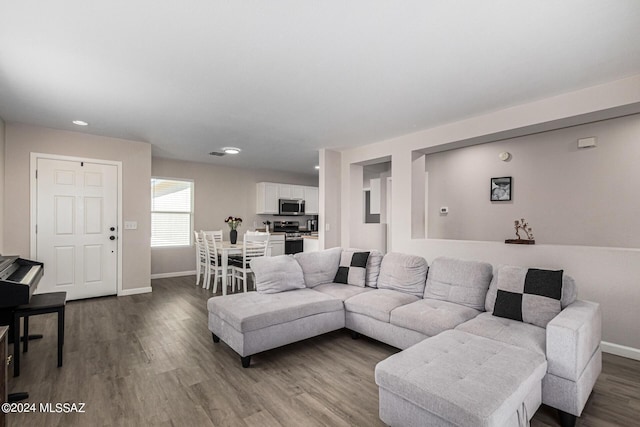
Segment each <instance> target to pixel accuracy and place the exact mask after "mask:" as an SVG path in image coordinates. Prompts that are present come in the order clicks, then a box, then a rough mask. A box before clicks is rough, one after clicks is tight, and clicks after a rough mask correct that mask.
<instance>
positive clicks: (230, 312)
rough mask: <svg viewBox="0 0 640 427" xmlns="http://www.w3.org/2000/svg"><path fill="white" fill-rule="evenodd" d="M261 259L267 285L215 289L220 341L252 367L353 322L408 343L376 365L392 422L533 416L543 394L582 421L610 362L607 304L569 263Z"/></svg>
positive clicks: (517, 420)
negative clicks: (581, 291)
mask: <svg viewBox="0 0 640 427" xmlns="http://www.w3.org/2000/svg"><path fill="white" fill-rule="evenodd" d="M252 269H253V270H254V272H255V274H256V288H257V290H258V292H249V293H242V294H234V295H226V296H218V297H213V298H210V299H209V301H208V303H207V305H208V311H209V330H210V331H211V333H212V335H213V341H214V342H216V343H217V342H219V341H220V340H222V341H224V342H225V343H226V344H227V345H229V346H230V347H231V348H232V349H233V350H235V351H236V352H237V353H238V354H239V355H240V357H241V361H242V365H243V367H249V365H250V363H251V356H252V355H254V354H257V353H260V352H263V351H266V350H270V349H273V348H276V347H279V346H282V345H286V344H289V343H292V342H296V341H299V340H304V339H307V338H311V337H313V336H317V335H320V334H324V333H327V332H330V331H333V330H336V329H340V328H345V327H346V328H348V329H350V330H351V331H352V336H353V337H354V338H357V337H358V336H359V335H360V334H362V335H365V336H368V337H371V338H374V339H376V340H379V341H382V342H385V343H387V344H389V345H392V346H394V347H397V348H399V349H402V350H404V351H401V352H400V353H398V354H395V355H393V356H391V357H389V358H387V359H386V360H384V361H381V362H380V363H379V364H378V366H377V367H376V370H375V380H376V383H377V385H378V386H379V388H380V418H381V419H382V420H383V421H384V422H385V423H387V424H389V425H393V426H396V425H402V426H404V425H407V426H411V425H415V426H419V425H443V426H445V425H446V426H453V425H455V426H503V425H518V426H519V425H528V422H529V419H530V418H531V417H532V416H533V414H534V413H535V411H536V410H537V409H538V407H539V406H540V404H541V403H545V404H547V405H549V406H551V407H554V408H557V409H558V410H559V413H560V420H561V423H562V425H573V424H575V420H576V417H577V416H580V414H581V412H582V410H583V408H584V406H585V404H586V401H587V398H588V397H589V395H590V393H591V390H592V389H593V386H594V384H595V381H596V379H597V377H598V375H599V373H600V371H601V364H602V360H601V350H600V335H601V313H600V308H599V305H598V304H595V303H592V302H587V301H580V300H577V299H576V286H575V283H574V281H573V279H572V278H571V277H569V276H567V275H563V274H562V272H549V271H546V270H536V269H525V268H522V267H512V266H497V267H495V268H494V267H493V266H492V265H490V264H487V263H482V262H475V261H465V260H459V259H453V258H438V259H436V260H434V261H433V263H432V264H431V266H428V265H427V262H426V260H425V259H423V258H421V257H419V256H414V255H406V254H398V253H389V254H386V255H385V256H383V255H382V254H381V253H379V252H377V251H361V250H355V249H344V250H343V249H341V248H333V249H328V250H325V251H321V252H315V253H300V254H296V255H295V256H293V257H292V256H278V257H265V258H259V259H255V260H254V261H252ZM336 281H338V282H345V283H336ZM554 281H555V282H554ZM553 283H556V286H555V287H554V286H552V285H550V284H553ZM514 301H517V303H514ZM494 311H495V312H494ZM516 318H517V320H514V319H516Z"/></svg>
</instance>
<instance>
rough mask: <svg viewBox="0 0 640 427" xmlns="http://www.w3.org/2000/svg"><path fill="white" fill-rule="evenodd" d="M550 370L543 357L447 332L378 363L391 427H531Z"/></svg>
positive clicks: (385, 413)
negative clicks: (526, 426) (545, 375)
mask: <svg viewBox="0 0 640 427" xmlns="http://www.w3.org/2000/svg"><path fill="white" fill-rule="evenodd" d="M546 368H547V362H546V360H545V358H544V355H542V354H540V353H537V352H533V351H529V350H526V349H522V348H519V347H515V346H512V345H508V344H503V343H499V342H496V341H493V340H490V339H488V338H484V337H479V336H475V335H472V334H468V333H466V332H462V331H455V330H454V331H446V332H443V333H441V334H439V335H437V336H435V337H432V338H429V339H427V340H424V341H422V342H420V343H418V344H416V345H414V346H412V347H410V348H408V349H406V350H404V351H402V352H400V353H398V354H395V355H393V356H391V357H389V358H387V359H385V360H383V361H382V362H380V363H378V365H377V366H376V369H375V380H376V384H378V386H379V387H380V418H381V419H382V421H384V422H385V423H386V424H388V425H391V426H415V427H418V426H425V425H429V426H458V427H503V426H523V425H528V421H529V419H531V417H532V416H533V414H534V413H535V412H536V410H537V409H538V407H539V406H540V404H541V381H542V377H543V376H544V374H545V372H546Z"/></svg>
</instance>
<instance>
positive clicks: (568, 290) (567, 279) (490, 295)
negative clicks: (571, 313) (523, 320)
mask: <svg viewBox="0 0 640 427" xmlns="http://www.w3.org/2000/svg"><path fill="white" fill-rule="evenodd" d="M502 267H504V265H503V264H499V265H497V266H496V267H494V269H493V278H492V279H491V284H490V285H489V291H488V292H487V298H486V299H485V301H484V309H485V310H486V311H487V312H488V313H491V312H493V307H494V306H495V305H496V295H497V294H498V271H499V270H500V269H501V268H502ZM577 299H578V290H577V287H576V281H575V279H574V278H573V277H571V276H569V275H568V274H565V275H563V276H562V298H561V299H560V307H561V308H562V309H563V310H564V309H565V307H567V306H568V305H571V304H573V303H574V302H575V301H576V300H577Z"/></svg>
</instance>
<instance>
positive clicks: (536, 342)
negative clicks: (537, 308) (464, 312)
mask: <svg viewBox="0 0 640 427" xmlns="http://www.w3.org/2000/svg"><path fill="white" fill-rule="evenodd" d="M456 330H458V331H463V332H468V333H470V334H473V335H478V336H481V337H486V338H491V339H492V340H495V341H499V342H503V343H506V344H511V345H515V346H517V347H521V348H526V349H528V350H531V351H535V352H537V353H540V354H542V355H546V341H547V331H546V329H544V328H541V327H539V326H535V325H530V324H528V323H522V322H518V321H517V320H511V319H504V318H502V317H496V316H493V315H492V314H491V313H482V314H481V315H479V316H478V317H476V318H474V319H471V320H469V321H467V322H465V323H463V324H461V325H459V326H457V327H456Z"/></svg>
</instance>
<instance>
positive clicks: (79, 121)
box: [71, 120, 89, 126]
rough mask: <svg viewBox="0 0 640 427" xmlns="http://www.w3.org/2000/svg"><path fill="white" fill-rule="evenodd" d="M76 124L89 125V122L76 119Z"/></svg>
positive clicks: (74, 122)
mask: <svg viewBox="0 0 640 427" xmlns="http://www.w3.org/2000/svg"><path fill="white" fill-rule="evenodd" d="M71 123H73V124H74V125H78V126H89V123H87V122H85V121H83V120H74V121H73V122H71Z"/></svg>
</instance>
